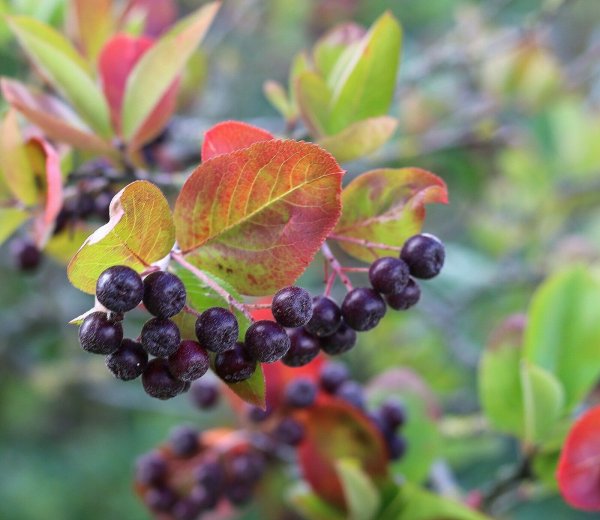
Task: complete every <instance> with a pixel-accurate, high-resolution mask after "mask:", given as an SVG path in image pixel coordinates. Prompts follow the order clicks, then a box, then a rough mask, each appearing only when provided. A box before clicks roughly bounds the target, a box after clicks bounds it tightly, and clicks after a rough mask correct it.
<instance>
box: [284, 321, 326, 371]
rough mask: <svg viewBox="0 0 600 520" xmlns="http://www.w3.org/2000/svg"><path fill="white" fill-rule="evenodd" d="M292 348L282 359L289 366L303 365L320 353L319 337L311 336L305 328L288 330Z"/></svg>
mask: <svg viewBox="0 0 600 520" xmlns="http://www.w3.org/2000/svg"><path fill="white" fill-rule="evenodd" d="M288 336H289V338H290V349H289V350H288V351H287V353H286V355H285V356H283V358H282V359H281V361H282V362H283V364H284V365H287V366H288V367H301V366H304V365H306V364H308V363H310V362H311V361H312V360H313V359H314V358H315V357H317V356H318V355H319V352H320V349H321V346H320V343H319V340H318V338H315V337H314V336H311V335H310V334H309V333H308V332H306V331H305V330H304V329H303V328H297V329H292V330H290V331H288Z"/></svg>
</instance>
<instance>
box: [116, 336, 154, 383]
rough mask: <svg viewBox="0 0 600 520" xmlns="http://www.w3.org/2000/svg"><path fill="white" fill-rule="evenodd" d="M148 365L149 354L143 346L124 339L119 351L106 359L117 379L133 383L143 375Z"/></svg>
mask: <svg viewBox="0 0 600 520" xmlns="http://www.w3.org/2000/svg"><path fill="white" fill-rule="evenodd" d="M147 364H148V354H147V353H146V351H145V350H144V348H143V347H142V345H141V344H139V343H137V342H136V341H133V340H131V339H124V340H123V341H122V342H121V346H120V347H119V350H117V351H116V352H114V353H112V354H110V355H109V356H107V357H106V366H107V367H108V369H109V370H110V372H111V373H112V375H114V376H115V377H116V378H117V379H121V380H123V381H131V380H132V379H135V378H136V377H139V376H141V375H142V373H143V372H144V370H145V369H146V365H147Z"/></svg>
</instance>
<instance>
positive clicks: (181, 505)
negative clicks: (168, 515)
mask: <svg viewBox="0 0 600 520" xmlns="http://www.w3.org/2000/svg"><path fill="white" fill-rule="evenodd" d="M201 511H202V508H201V506H200V505H199V504H198V503H197V502H196V501H195V500H193V499H192V498H191V497H189V496H188V497H186V498H180V499H179V500H177V502H176V503H175V505H174V506H173V510H172V512H173V518H174V519H175V520H195V519H196V518H198V515H199V514H200V512H201Z"/></svg>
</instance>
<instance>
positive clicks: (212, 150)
mask: <svg viewBox="0 0 600 520" xmlns="http://www.w3.org/2000/svg"><path fill="white" fill-rule="evenodd" d="M271 139H275V137H273V135H271V134H270V133H269V132H267V131H266V130H263V129H262V128H258V127H256V126H252V125H249V124H247V123H242V122H241V121H223V122H222V123H218V124H216V125H215V126H213V127H212V128H211V129H210V130H207V131H206V133H205V134H204V142H203V143H202V161H208V160H209V159H212V158H213V157H216V156H217V155H221V154H224V153H230V152H234V151H235V150H241V149H242V148H248V147H249V146H250V145H251V144H254V143H258V142H259V141H270V140H271Z"/></svg>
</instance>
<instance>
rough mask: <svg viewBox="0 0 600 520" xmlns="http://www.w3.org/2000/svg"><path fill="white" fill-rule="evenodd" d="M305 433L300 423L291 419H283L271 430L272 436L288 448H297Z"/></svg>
mask: <svg viewBox="0 0 600 520" xmlns="http://www.w3.org/2000/svg"><path fill="white" fill-rule="evenodd" d="M304 435H305V431H304V426H303V425H302V423H300V422H298V421H297V420H296V419H292V418H291V417H285V418H284V419H282V420H281V422H280V423H279V424H278V425H277V426H276V427H275V429H274V430H273V436H274V437H275V438H276V439H277V440H278V441H279V442H281V443H283V444H287V445H288V446H298V444H300V443H301V442H302V440H303V439H304Z"/></svg>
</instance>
